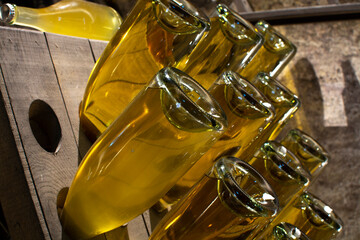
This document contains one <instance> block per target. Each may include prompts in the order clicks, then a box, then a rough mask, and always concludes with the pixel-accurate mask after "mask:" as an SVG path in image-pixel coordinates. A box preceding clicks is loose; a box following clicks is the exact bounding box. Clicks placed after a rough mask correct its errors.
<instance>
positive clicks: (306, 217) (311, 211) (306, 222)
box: [255, 191, 343, 240]
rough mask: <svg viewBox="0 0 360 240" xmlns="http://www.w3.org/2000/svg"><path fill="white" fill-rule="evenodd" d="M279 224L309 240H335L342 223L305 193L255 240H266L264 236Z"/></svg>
mask: <svg viewBox="0 0 360 240" xmlns="http://www.w3.org/2000/svg"><path fill="white" fill-rule="evenodd" d="M281 222H287V223H289V224H292V225H294V226H296V227H297V228H299V229H300V230H301V231H302V232H303V233H305V234H306V236H307V237H308V238H309V239H311V240H330V239H335V238H336V237H337V236H338V235H339V233H340V232H341V231H342V230H343V222H342V220H341V219H340V218H339V216H337V215H336V213H335V212H334V210H333V209H332V208H331V207H330V206H328V205H327V204H325V203H324V202H323V201H322V200H320V199H319V198H318V197H316V196H314V195H313V194H311V193H309V192H307V191H306V192H304V193H303V194H301V195H300V196H298V197H297V198H296V199H294V200H292V201H291V202H290V203H289V204H288V205H287V206H286V207H285V208H284V209H283V210H281V211H280V213H279V214H278V215H277V216H276V217H275V218H274V219H273V221H272V223H271V224H270V225H269V227H268V228H267V229H266V230H265V231H263V232H261V234H258V236H256V238H255V239H256V240H261V239H266V238H264V236H266V235H268V233H269V231H271V229H272V228H273V227H274V226H276V225H278V224H279V223H281Z"/></svg>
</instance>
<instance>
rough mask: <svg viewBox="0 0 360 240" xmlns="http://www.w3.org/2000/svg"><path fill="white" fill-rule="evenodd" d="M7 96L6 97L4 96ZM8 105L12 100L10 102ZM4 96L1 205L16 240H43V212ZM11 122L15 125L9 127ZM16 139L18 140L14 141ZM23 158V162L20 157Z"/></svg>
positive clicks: (0, 80) (0, 110)
mask: <svg viewBox="0 0 360 240" xmlns="http://www.w3.org/2000/svg"><path fill="white" fill-rule="evenodd" d="M0 85H1V86H2V87H1V89H4V80H3V77H2V72H1V69H0ZM5 96H7V95H6V94H5ZM7 102H9V100H7ZM5 104H6V103H5V102H4V101H3V96H0V132H1V138H0V156H1V157H0V172H1V174H0V202H1V207H2V209H3V211H4V214H5V215H6V216H8V217H7V219H6V221H7V227H8V228H9V232H10V233H11V237H12V238H13V239H29V240H31V239H44V234H43V231H42V228H41V225H40V222H39V221H38V215H37V210H38V211H40V210H41V209H40V208H39V202H38V201H37V198H35V199H34V201H33V198H32V194H33V195H36V192H35V187H34V184H33V181H32V180H31V174H30V171H29V168H28V166H27V162H24V163H25V165H24V166H23V165H22V159H25V157H24V153H23V152H18V149H17V144H21V143H20V142H19V135H18V134H17V135H15V136H14V134H13V131H12V128H11V125H12V126H15V125H16V123H15V121H14V119H13V118H11V119H9V118H8V115H7V112H6V109H11V106H5ZM10 121H12V124H10ZM15 138H16V140H15ZM20 155H21V156H22V158H21V157H20Z"/></svg>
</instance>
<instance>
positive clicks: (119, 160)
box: [61, 68, 227, 239]
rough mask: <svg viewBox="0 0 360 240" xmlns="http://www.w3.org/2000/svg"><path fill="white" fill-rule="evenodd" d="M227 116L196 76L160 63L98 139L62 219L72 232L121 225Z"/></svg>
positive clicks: (200, 149) (166, 185) (192, 158)
mask: <svg viewBox="0 0 360 240" xmlns="http://www.w3.org/2000/svg"><path fill="white" fill-rule="evenodd" d="M226 126H227V121H226V116H225V113H224V112H223V110H222V109H221V107H220V106H219V105H218V103H217V102H216V101H215V100H214V99H213V98H212V96H211V95H210V94H209V93H208V92H207V91H206V90H205V89H203V88H202V87H201V86H200V85H199V84H198V83H197V82H196V81H194V80H193V79H192V78H190V77H189V76H188V75H186V74H184V73H182V72H181V71H179V70H177V69H174V68H165V69H162V70H160V71H159V73H158V74H157V75H156V76H155V77H154V79H153V80H152V81H150V83H149V84H148V86H147V87H146V88H144V89H143V90H142V91H141V92H140V93H139V94H138V96H137V97H136V98H135V99H134V100H133V101H132V102H131V104H129V106H128V107H127V108H126V110H125V111H124V112H123V113H122V114H121V115H120V116H119V117H118V118H117V119H116V121H114V123H113V124H112V125H111V126H110V127H109V128H108V129H107V130H106V131H105V132H104V133H103V134H102V135H101V137H100V138H99V139H98V140H97V141H96V142H95V143H94V145H93V146H92V147H91V149H90V150H89V151H88V153H87V155H86V156H85V157H84V159H83V160H82V162H81V165H80V167H79V169H78V171H77V173H76V176H75V178H74V180H73V183H72V184H71V186H70V189H69V193H68V195H67V198H66V201H65V204H64V209H63V212H62V215H61V222H62V224H63V228H64V230H65V231H66V232H67V233H68V234H69V235H70V236H72V237H73V238H74V239H78V238H80V239H87V238H90V237H93V236H95V235H98V234H101V233H103V232H107V231H110V230H112V229H115V228H117V227H119V226H121V225H123V224H125V223H127V222H129V221H130V220H132V219H133V218H135V217H136V216H138V215H139V214H141V213H142V212H144V211H145V210H146V209H148V208H149V207H151V206H152V205H154V204H155V203H156V202H157V201H158V200H159V199H160V197H162V196H163V195H164V194H165V193H166V192H167V191H168V190H169V189H170V188H171V187H172V186H173V185H174V184H175V183H176V181H177V180H178V179H179V178H180V177H181V176H182V175H183V174H184V173H185V172H186V171H187V170H188V169H189V168H190V167H191V166H192V165H193V164H194V163H195V162H196V161H197V160H198V159H199V158H200V156H201V155H202V154H204V153H205V152H206V151H207V150H208V149H209V148H210V147H211V146H212V145H213V144H214V143H215V142H216V141H217V140H218V139H219V137H220V136H221V135H222V134H223V133H224V131H225V129H226Z"/></svg>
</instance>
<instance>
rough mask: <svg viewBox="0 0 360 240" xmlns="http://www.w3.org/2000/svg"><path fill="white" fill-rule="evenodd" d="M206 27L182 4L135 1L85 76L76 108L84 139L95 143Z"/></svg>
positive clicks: (204, 19) (200, 17)
mask: <svg viewBox="0 0 360 240" xmlns="http://www.w3.org/2000/svg"><path fill="white" fill-rule="evenodd" d="M209 26H210V22H209V20H208V18H207V17H206V16H204V15H202V14H201V12H199V11H198V10H197V9H196V8H194V7H193V6H192V5H191V4H190V3H188V2H186V0H154V1H152V0H138V2H137V3H136V5H135V6H134V8H133V10H132V11H131V12H130V13H129V15H128V17H127V18H126V19H125V21H124V22H123V24H122V25H121V28H120V29H119V31H118V32H117V33H116V35H115V36H114V38H113V39H112V40H111V41H110V42H109V44H108V45H107V47H106V48H105V50H104V52H103V54H102V56H101V57H100V59H99V60H98V61H97V63H96V64H95V66H94V68H93V70H92V72H91V75H90V77H89V80H88V84H87V87H86V90H85V94H84V97H83V100H82V104H81V106H80V123H81V127H82V129H83V130H84V132H85V134H86V135H87V136H88V137H89V138H91V139H95V138H97V137H98V136H99V135H100V133H102V132H103V131H104V130H105V129H106V128H107V127H108V126H109V125H110V124H111V123H112V122H113V121H114V120H115V119H116V117H117V116H119V114H120V113H121V112H122V111H123V110H124V109H125V108H126V107H127V105H128V104H129V103H130V102H131V100H132V99H133V98H134V97H135V96H136V95H137V94H138V93H139V92H140V90H141V89H143V88H144V87H145V86H146V84H147V83H148V82H149V81H150V80H151V79H152V77H153V76H154V75H155V74H156V73H157V72H158V71H159V70H160V69H161V68H163V67H166V66H175V64H176V63H177V62H178V61H179V60H180V59H182V58H186V57H187V56H188V55H189V54H190V53H191V51H192V49H193V48H194V47H195V46H196V44H197V43H198V41H199V39H200V38H201V37H202V36H203V34H204V32H206V31H207V30H208V29H209Z"/></svg>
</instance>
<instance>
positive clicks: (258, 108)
mask: <svg viewBox="0 0 360 240" xmlns="http://www.w3.org/2000/svg"><path fill="white" fill-rule="evenodd" d="M221 78H222V79H223V80H224V82H225V84H226V85H227V88H226V91H228V89H229V88H230V89H232V90H233V91H235V93H236V96H237V98H238V99H239V98H241V100H242V101H245V102H246V106H248V107H249V108H251V110H253V111H252V112H253V114H252V115H254V116H261V117H266V118H267V119H268V120H269V119H272V118H273V116H274V115H275V108H274V106H273V105H272V104H271V103H270V102H269V101H268V99H267V98H266V97H265V96H264V95H263V94H262V93H261V92H260V91H259V90H258V89H257V88H256V87H255V86H254V85H253V84H252V83H250V82H249V81H248V80H246V79H245V78H243V77H241V76H240V75H239V74H237V73H236V72H233V71H225V72H224V73H223V74H222V76H221ZM227 95H228V94H226V93H225V96H227ZM226 102H227V104H228V105H230V103H231V101H229V100H228V99H227V101H226ZM239 107H241V106H240V105H237V106H229V108H230V109H231V110H233V109H236V108H239ZM248 118H251V116H248Z"/></svg>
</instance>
